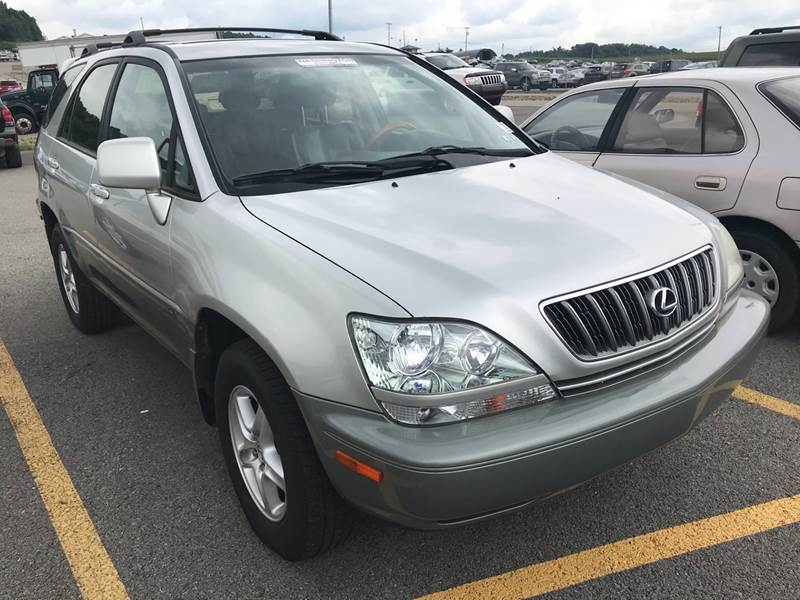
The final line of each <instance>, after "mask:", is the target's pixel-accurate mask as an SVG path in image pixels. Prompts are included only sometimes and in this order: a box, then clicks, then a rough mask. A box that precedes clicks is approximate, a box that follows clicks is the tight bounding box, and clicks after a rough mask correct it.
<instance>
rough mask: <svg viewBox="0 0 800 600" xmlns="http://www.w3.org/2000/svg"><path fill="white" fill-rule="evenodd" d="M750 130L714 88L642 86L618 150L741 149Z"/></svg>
mask: <svg viewBox="0 0 800 600" xmlns="http://www.w3.org/2000/svg"><path fill="white" fill-rule="evenodd" d="M743 145H744V134H743V133H742V130H741V128H740V127H739V124H738V122H737V121H736V119H735V117H734V116H733V113H732V112H731V110H730V109H729V108H728V106H727V105H726V104H725V103H724V102H723V101H722V99H721V98H720V97H719V96H718V95H717V94H716V93H715V92H712V91H711V90H702V89H698V88H662V87H658V88H641V89H639V90H637V91H636V95H635V96H634V98H633V102H631V105H630V107H629V108H628V112H627V113H626V114H625V119H624V120H623V121H622V125H621V126H620V129H619V133H618V134H617V139H616V141H615V142H614V151H615V152H624V153H628V154H722V153H730V152H737V151H738V150H740V149H741V148H742V146H743Z"/></svg>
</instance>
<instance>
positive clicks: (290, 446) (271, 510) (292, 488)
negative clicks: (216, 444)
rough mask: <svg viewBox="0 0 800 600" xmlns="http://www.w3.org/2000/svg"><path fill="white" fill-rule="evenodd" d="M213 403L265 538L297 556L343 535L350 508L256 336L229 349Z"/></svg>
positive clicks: (242, 498) (233, 468) (235, 475)
mask: <svg viewBox="0 0 800 600" xmlns="http://www.w3.org/2000/svg"><path fill="white" fill-rule="evenodd" d="M214 402H215V409H216V416H217V424H218V426H219V437H220V441H221V443H222V453H223V455H224V457H225V464H226V466H227V468H228V473H229V475H230V477H231V480H232V482H233V487H234V490H235V491H236V495H237V496H238V497H239V502H240V503H241V505H242V509H243V510H244V513H245V516H246V517H247V520H248V521H249V522H250V525H251V527H252V528H253V530H254V531H255V533H256V535H258V537H259V538H261V541H263V542H264V543H265V544H266V545H267V546H269V547H270V548H271V549H272V550H274V551H275V552H277V553H278V554H280V555H281V556H282V557H283V558H285V559H287V560H293V561H294V560H302V559H306V558H311V557H312V556H316V555H317V554H320V553H321V552H324V551H326V550H328V549H329V548H331V547H333V546H334V545H336V544H337V543H339V542H341V541H342V540H343V539H344V538H345V537H346V536H347V534H348V533H349V531H350V527H351V524H352V512H351V509H350V508H349V507H348V506H347V505H345V503H344V501H343V500H342V499H341V498H340V497H339V496H338V495H337V494H336V492H335V491H334V489H333V486H332V485H331V483H330V481H329V480H328V478H327V476H326V475H325V472H324V470H323V468H322V465H321V464H320V462H319V458H318V457H317V454H316V451H315V449H314V444H313V442H312V440H311V435H310V434H309V432H308V429H307V428H306V424H305V421H304V419H303V415H302V414H301V413H300V409H299V408H298V406H297V403H296V402H295V400H294V397H293V396H292V392H291V390H290V389H289V386H288V385H287V384H286V381H284V379H283V377H282V376H281V374H280V371H278V369H277V367H276V366H275V364H274V363H273V362H272V361H271V360H270V359H269V357H267V356H266V355H265V354H264V352H263V351H262V350H261V349H260V348H259V347H258V346H257V345H256V344H255V343H254V342H253V341H252V340H249V339H245V340H241V341H239V342H236V343H234V344H232V345H231V346H229V347H228V348H227V349H226V350H225V351H224V352H223V353H222V356H221V357H220V360H219V365H218V367H217V376H216V381H215V389H214Z"/></svg>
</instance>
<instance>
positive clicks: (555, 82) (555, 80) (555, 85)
mask: <svg viewBox="0 0 800 600" xmlns="http://www.w3.org/2000/svg"><path fill="white" fill-rule="evenodd" d="M550 85H552V86H553V87H554V88H555V89H558V79H553V81H551V82H550Z"/></svg>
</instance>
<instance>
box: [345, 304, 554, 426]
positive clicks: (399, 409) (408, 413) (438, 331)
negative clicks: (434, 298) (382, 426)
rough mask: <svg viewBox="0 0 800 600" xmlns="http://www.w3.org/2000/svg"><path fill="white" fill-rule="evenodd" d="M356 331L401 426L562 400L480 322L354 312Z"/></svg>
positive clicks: (381, 397) (364, 360)
mask: <svg viewBox="0 0 800 600" xmlns="http://www.w3.org/2000/svg"><path fill="white" fill-rule="evenodd" d="M350 330H351V332H352V336H353V342H354V344H355V347H356V351H357V352H358V356H359V358H360V359H361V364H362V365H363V367H364V372H365V373H366V376H367V379H368V380H369V383H370V385H371V386H372V388H373V392H374V394H375V397H376V399H377V400H378V402H379V403H380V404H381V406H382V407H383V409H384V410H385V411H386V413H387V414H388V415H389V416H390V417H392V418H393V419H394V420H396V421H399V422H401V423H405V424H409V425H435V424H442V423H448V422H452V421H462V420H465V419H472V418H475V417H481V416H484V415H489V414H493V413H497V412H502V411H505V410H509V409H512V408H520V407H523V406H531V405H533V404H538V403H539V402H544V401H545V400H550V399H552V398H554V397H556V392H555V390H554V389H553V387H552V386H551V385H550V381H549V379H548V378H547V377H546V376H545V375H544V374H542V373H541V372H540V371H539V370H538V369H537V368H536V367H535V366H534V365H533V364H532V363H531V362H530V361H529V360H527V359H526V358H525V357H524V356H522V355H521V354H520V353H519V352H517V351H516V350H515V349H514V348H512V347H511V346H509V345H508V344H507V343H505V342H504V341H503V340H501V339H499V338H498V337H497V336H495V335H494V334H492V333H490V332H488V331H485V330H484V329H481V328H480V327H477V326H475V325H470V324H465V323H455V322H447V321H410V320H408V321H386V320H382V319H379V318H374V317H366V316H358V315H354V316H352V317H351V318H350Z"/></svg>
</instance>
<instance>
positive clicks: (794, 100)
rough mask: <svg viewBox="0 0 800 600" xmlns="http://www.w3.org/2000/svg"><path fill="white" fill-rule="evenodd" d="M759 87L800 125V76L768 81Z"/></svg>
mask: <svg viewBox="0 0 800 600" xmlns="http://www.w3.org/2000/svg"><path fill="white" fill-rule="evenodd" d="M758 89H760V90H761V91H762V92H763V93H764V95H765V96H766V97H767V98H769V100H770V101H771V102H772V103H773V104H774V105H775V106H777V107H778V109H779V110H781V112H783V114H785V115H786V116H787V117H788V118H789V119H790V120H791V121H792V122H793V123H794V124H795V125H797V126H798V127H800V77H791V78H789V79H779V80H777V81H768V82H767V83H762V84H761V85H760V86H758Z"/></svg>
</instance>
